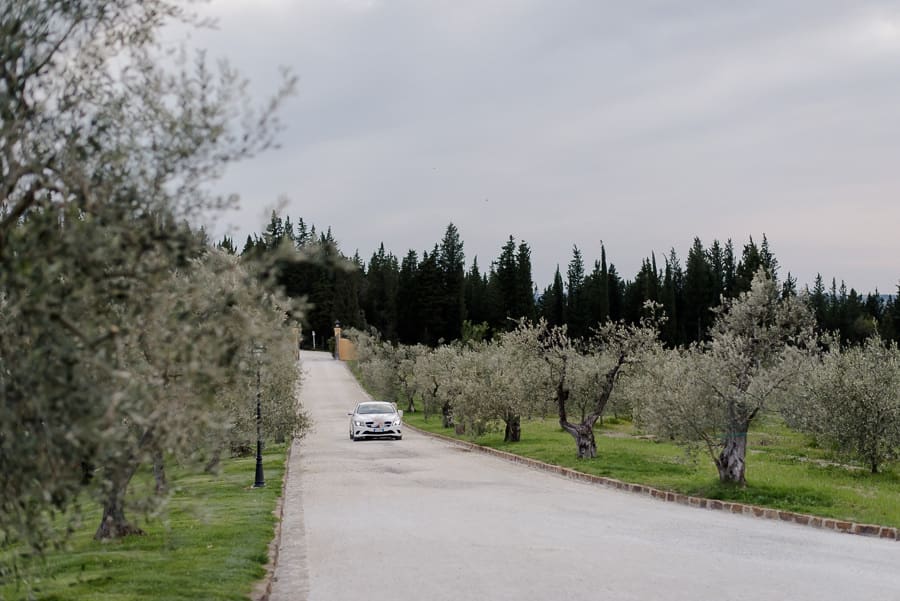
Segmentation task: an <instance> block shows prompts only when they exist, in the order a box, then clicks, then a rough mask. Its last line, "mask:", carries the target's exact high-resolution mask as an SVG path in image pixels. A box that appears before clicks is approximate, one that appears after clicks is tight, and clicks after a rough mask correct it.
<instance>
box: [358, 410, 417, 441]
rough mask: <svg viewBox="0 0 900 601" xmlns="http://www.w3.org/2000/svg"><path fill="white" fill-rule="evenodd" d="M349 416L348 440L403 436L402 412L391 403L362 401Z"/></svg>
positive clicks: (398, 438) (396, 438)
mask: <svg viewBox="0 0 900 601" xmlns="http://www.w3.org/2000/svg"><path fill="white" fill-rule="evenodd" d="M347 415H349V416H350V440H359V439H361V438H393V439H395V440H400V439H401V438H403V422H402V420H403V412H402V411H398V410H397V406H396V405H394V404H393V403H386V402H384V401H363V402H362V403H360V404H359V405H357V406H356V409H355V410H354V411H353V413H348V414H347Z"/></svg>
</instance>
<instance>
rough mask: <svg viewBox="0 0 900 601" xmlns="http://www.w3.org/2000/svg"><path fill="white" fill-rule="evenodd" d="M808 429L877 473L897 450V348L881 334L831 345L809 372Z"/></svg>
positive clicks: (899, 363) (899, 376)
mask: <svg viewBox="0 0 900 601" xmlns="http://www.w3.org/2000/svg"><path fill="white" fill-rule="evenodd" d="M807 390H808V395H809V401H811V402H808V403H805V406H806V408H807V417H808V418H809V419H808V420H807V421H806V425H807V426H808V428H807V429H808V430H810V431H812V432H814V433H815V434H816V435H818V436H820V437H822V438H823V439H824V440H826V441H829V442H831V443H832V444H834V445H835V446H836V447H837V448H838V449H840V450H841V451H843V452H845V453H847V454H849V455H853V456H856V457H858V458H860V459H862V460H863V461H865V462H866V465H867V466H868V467H869V469H870V470H871V471H872V473H873V474H874V473H877V472H878V468H879V466H880V465H881V464H882V463H884V462H885V461H886V460H889V459H893V458H895V457H897V456H898V451H900V349H898V348H897V345H896V343H894V342H885V341H883V340H882V339H881V338H880V337H879V336H872V337H870V338H868V339H867V340H866V341H865V342H864V343H863V344H862V345H859V346H852V347H849V348H846V349H843V350H841V349H840V347H839V345H837V344H835V345H832V346H831V348H830V350H829V351H828V352H826V353H825V354H824V356H823V357H822V361H821V362H820V363H818V364H817V365H816V366H815V367H814V368H813V369H812V370H810V372H809V380H808V389H807Z"/></svg>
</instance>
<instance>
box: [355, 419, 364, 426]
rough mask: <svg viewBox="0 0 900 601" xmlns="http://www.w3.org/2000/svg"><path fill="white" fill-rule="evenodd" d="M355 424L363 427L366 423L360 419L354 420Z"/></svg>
mask: <svg viewBox="0 0 900 601" xmlns="http://www.w3.org/2000/svg"><path fill="white" fill-rule="evenodd" d="M353 423H354V424H355V425H357V426H363V425H365V422H361V421H359V420H358V419H355V420H353Z"/></svg>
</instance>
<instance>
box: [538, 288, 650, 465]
mask: <svg viewBox="0 0 900 601" xmlns="http://www.w3.org/2000/svg"><path fill="white" fill-rule="evenodd" d="M650 310H651V314H652V313H655V306H651V307H650ZM657 321H658V319H657V318H656V317H655V316H651V317H648V318H645V319H644V320H642V321H641V322H639V323H638V324H635V325H628V324H624V323H609V324H606V325H604V326H603V327H602V328H600V329H599V330H597V331H596V332H595V336H594V338H593V339H592V340H591V341H589V342H588V343H587V344H586V345H585V346H584V347H583V348H581V349H579V348H576V346H575V343H574V342H573V341H572V340H571V339H570V338H569V336H568V335H567V333H566V330H565V328H564V327H562V328H561V327H548V326H547V325H546V324H544V323H541V324H539V325H538V326H537V327H536V330H535V333H536V335H537V337H538V339H539V341H540V352H541V357H542V359H543V361H544V362H546V364H547V365H548V366H549V372H548V376H549V380H550V385H551V388H550V390H552V393H551V394H552V398H553V402H554V405H555V406H556V410H557V414H558V416H559V425H560V427H561V428H562V429H563V430H565V431H566V432H568V433H569V434H570V435H571V436H572V438H574V439H575V446H576V448H577V455H578V458H579V459H591V458H594V457H596V456H597V442H596V439H595V437H594V426H595V425H596V423H597V421H598V420H599V419H600V417H601V416H602V415H603V412H604V411H605V410H606V408H607V406H608V404H609V402H610V398H611V397H612V394H613V392H614V390H615V389H616V385H617V383H618V382H619V380H620V378H621V377H622V376H623V374H625V373H626V372H627V371H629V370H630V369H632V368H633V367H634V366H635V365H638V364H640V363H641V362H642V361H643V359H644V356H645V354H646V353H648V352H650V351H651V350H652V349H654V348H657V347H658V346H659V342H658V338H657V327H656V325H655V324H656V322H657ZM573 408H575V409H577V410H578V411H579V413H580V421H577V422H573V421H572V420H570V411H571V410H572V409H573Z"/></svg>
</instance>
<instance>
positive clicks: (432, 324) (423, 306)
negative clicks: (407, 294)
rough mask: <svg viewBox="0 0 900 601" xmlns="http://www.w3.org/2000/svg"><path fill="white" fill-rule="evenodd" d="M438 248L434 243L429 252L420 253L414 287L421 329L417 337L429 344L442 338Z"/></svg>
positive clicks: (431, 344)
mask: <svg viewBox="0 0 900 601" xmlns="http://www.w3.org/2000/svg"><path fill="white" fill-rule="evenodd" d="M439 252H440V251H439V249H438V247H437V245H435V247H434V250H433V251H432V252H431V254H428V253H427V252H423V253H422V261H421V262H420V263H419V273H418V279H417V282H416V288H417V289H418V290H419V303H418V310H417V312H416V313H417V315H418V321H419V323H420V327H421V331H420V332H419V335H418V339H419V340H420V341H421V342H422V343H424V344H427V345H429V346H435V345H436V344H438V341H439V340H440V339H441V338H442V335H441V334H442V332H443V331H444V320H443V318H442V317H441V307H442V304H443V294H442V292H441V282H442V277H441V271H440V267H439V266H438V261H437V259H438V255H439Z"/></svg>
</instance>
